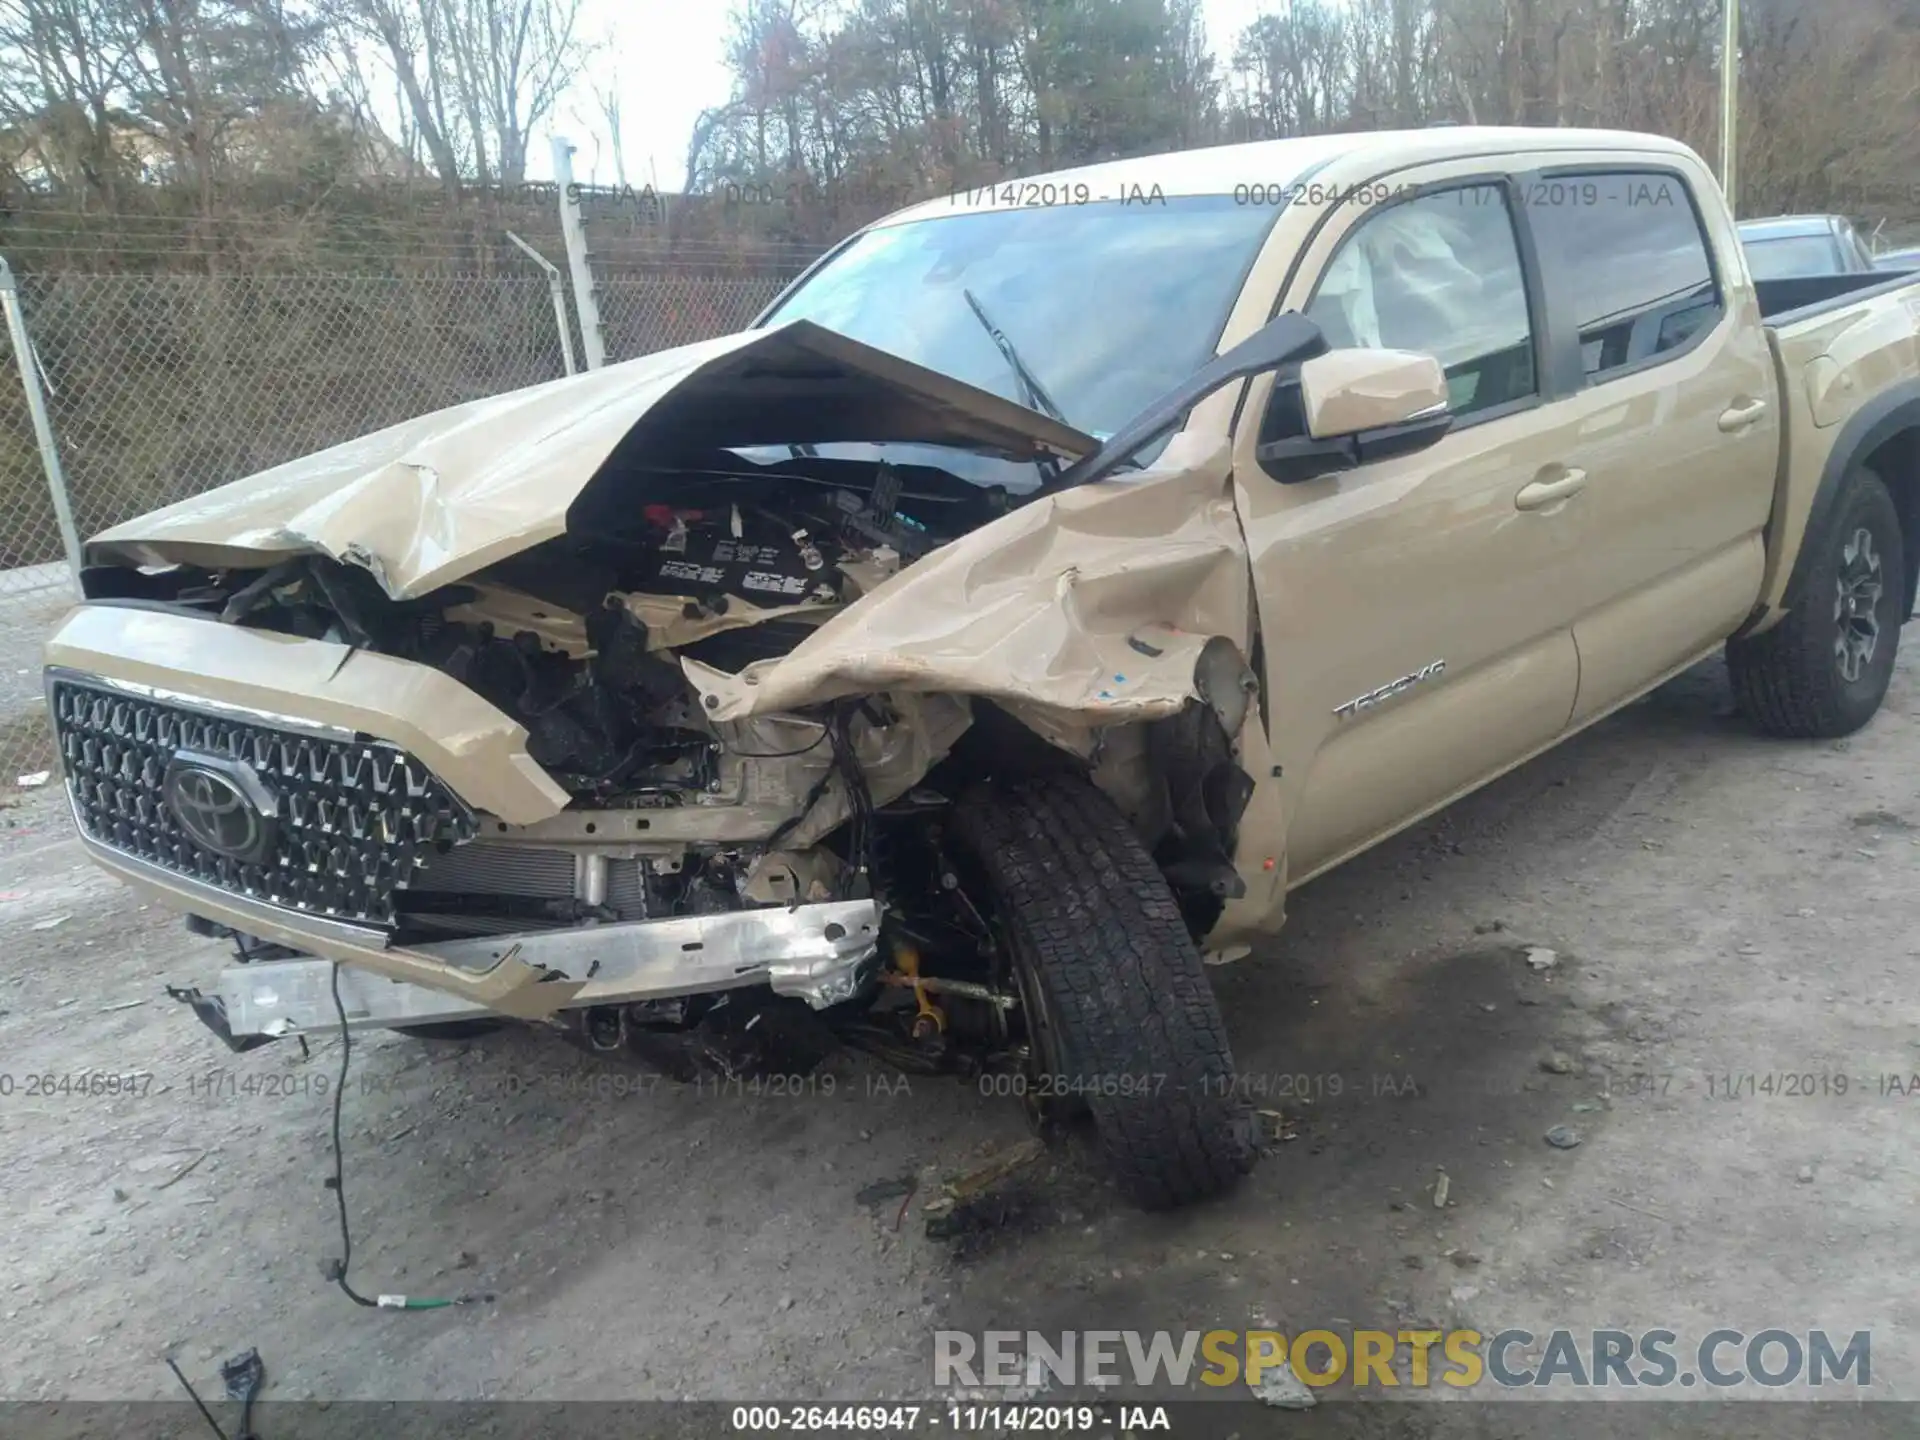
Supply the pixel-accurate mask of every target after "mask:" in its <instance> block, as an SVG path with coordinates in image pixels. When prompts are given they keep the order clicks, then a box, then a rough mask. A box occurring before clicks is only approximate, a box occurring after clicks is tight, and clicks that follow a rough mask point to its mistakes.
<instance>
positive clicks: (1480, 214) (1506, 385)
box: [1306, 185, 1535, 417]
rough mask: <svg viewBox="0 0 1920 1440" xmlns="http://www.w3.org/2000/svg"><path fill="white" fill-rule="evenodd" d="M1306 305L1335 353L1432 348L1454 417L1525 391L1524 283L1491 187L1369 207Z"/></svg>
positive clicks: (1503, 211) (1500, 193)
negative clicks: (1372, 211) (1372, 210)
mask: <svg viewBox="0 0 1920 1440" xmlns="http://www.w3.org/2000/svg"><path fill="white" fill-rule="evenodd" d="M1306 313H1307V317H1308V318H1309V319H1311V320H1313V321H1314V322H1315V323H1316V324H1318V325H1319V326H1320V329H1321V332H1322V333H1323V334H1324V335H1325V336H1326V337H1327V343H1328V344H1329V345H1330V346H1332V347H1333V348H1335V349H1346V348H1360V349H1390V350H1418V351H1422V352H1424V353H1425V354H1428V355H1432V356H1433V357H1434V358H1436V359H1437V360H1439V362H1440V364H1441V365H1442V366H1443V367H1444V368H1445V370H1446V372H1447V392H1448V400H1449V404H1450V407H1451V409H1452V410H1453V413H1454V415H1455V416H1457V417H1464V416H1470V415H1472V414H1474V413H1476V412H1477V411H1482V410H1489V409H1492V408H1493V407H1495V406H1498V405H1506V404H1509V403H1511V402H1513V401H1516V400H1522V399H1525V398H1527V397H1528V396H1531V395H1533V394H1534V393H1535V377H1534V366H1533V327H1532V325H1531V324H1530V322H1529V318H1528V311H1527V291H1526V284H1525V281H1524V278H1523V272H1522V270H1521V265H1520V250H1519V245H1518V243H1517V242H1516V240H1515V238H1514V230H1513V217H1512V215H1511V213H1510V212H1509V210H1508V207H1507V198H1506V192H1505V190H1504V188H1503V187H1501V186H1497V185H1468V186H1463V187H1461V188H1459V189H1456V190H1444V191H1440V192H1437V193H1435V194H1432V195H1424V196H1421V197H1420V198H1418V199H1415V200H1408V201H1404V202H1402V203H1399V204H1395V205H1391V206H1388V207H1387V208H1385V209H1383V210H1380V211H1379V212H1377V213H1375V214H1373V215H1369V216H1368V217H1367V218H1366V219H1365V220H1363V221H1361V223H1360V224H1359V226H1358V227H1357V228H1356V229H1355V230H1354V231H1353V233H1352V234H1350V235H1348V236H1347V238H1346V239H1345V240H1344V241H1343V242H1341V245H1340V248H1339V249H1338V250H1337V251H1335V252H1334V256H1333V259H1332V260H1331V261H1330V262H1329V263H1328V265H1327V269H1326V273H1325V274H1324V275H1323V276H1322V277H1321V280H1320V284H1319V286H1318V287H1317V288H1316V289H1315V291H1314V296H1313V299H1312V301H1311V302H1310V303H1309V304H1308V306H1307V311H1306Z"/></svg>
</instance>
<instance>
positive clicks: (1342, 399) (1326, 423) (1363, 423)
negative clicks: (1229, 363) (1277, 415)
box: [1256, 350, 1453, 485]
mask: <svg viewBox="0 0 1920 1440" xmlns="http://www.w3.org/2000/svg"><path fill="white" fill-rule="evenodd" d="M1271 403H1272V406H1273V407H1274V408H1276V409H1279V410H1280V412H1281V413H1282V414H1287V412H1288V411H1291V412H1292V413H1291V414H1289V415H1287V418H1288V420H1289V421H1290V422H1291V423H1288V424H1287V425H1286V426H1285V428H1286V429H1288V430H1290V431H1292V432H1293V433H1292V434H1291V435H1290V436H1289V437H1288V438H1286V439H1281V440H1274V441H1269V442H1267V443H1266V444H1263V445H1261V446H1260V447H1259V449H1258V451H1257V452H1256V453H1257V455H1258V457H1259V460H1260V463H1261V465H1262V467H1263V468H1264V469H1265V470H1266V472H1267V473H1268V474H1269V475H1270V476H1272V477H1273V478H1274V479H1275V480H1277V481H1279V482H1280V483H1281V484H1283V485H1297V484H1300V483H1302V482H1304V481H1308V480H1317V479H1319V478H1321V477H1322V476H1324V475H1330V474H1334V473H1337V472H1339V471H1342V470H1352V469H1355V468H1357V467H1358V466H1361V465H1365V464H1367V463H1369V462H1370V461H1374V460H1384V459H1387V458H1389V457H1390V456H1394V455H1406V454H1411V453H1413V452H1415V451H1418V450H1424V449H1425V448H1426V447H1427V446H1429V445H1431V444H1433V443H1434V442H1435V441H1436V440H1438V439H1439V438H1440V437H1441V436H1442V435H1445V434H1446V433H1447V430H1448V429H1449V428H1450V427H1451V426H1452V424H1453V416H1452V415H1451V414H1450V413H1449V412H1448V410H1447V375H1446V371H1445V370H1444V369H1443V368H1442V367H1441V365H1440V362H1439V361H1438V360H1436V359H1434V357H1433V356H1431V355H1423V354H1421V353H1419V352H1417V351H1413V350H1330V351H1328V352H1327V353H1325V354H1323V355H1316V356H1314V357H1313V358H1312V359H1309V360H1303V361H1302V362H1301V363H1300V365H1299V367H1298V369H1297V372H1296V374H1295V376H1294V377H1292V378H1289V379H1284V380H1282V381H1281V382H1280V383H1279V385H1278V386H1277V387H1276V389H1275V391H1274V397H1273V401H1272V402H1271Z"/></svg>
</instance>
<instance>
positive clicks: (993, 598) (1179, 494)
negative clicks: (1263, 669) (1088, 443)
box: [681, 436, 1254, 750]
mask: <svg viewBox="0 0 1920 1440" xmlns="http://www.w3.org/2000/svg"><path fill="white" fill-rule="evenodd" d="M1231 475H1232V456H1231V453H1230V451H1229V450H1228V448H1227V447H1226V445H1225V444H1224V443H1220V442H1206V441H1198V440H1190V439H1189V437H1187V436H1176V437H1175V439H1174V440H1173V442H1172V443H1171V444H1169V445H1168V446H1167V448H1166V450H1165V451H1164V452H1163V453H1162V454H1161V455H1160V457H1159V458H1158V459H1157V460H1156V461H1155V462H1154V464H1153V465H1152V466H1150V467H1149V468H1147V469H1146V470H1143V471H1138V472H1135V473H1132V474H1129V475H1127V476H1126V477H1125V478H1123V479H1116V480H1108V481H1102V482H1099V483H1097V484H1092V485H1084V486H1080V487H1078V488H1075V489H1070V490H1064V491H1061V492H1060V493H1058V494H1056V495H1052V496H1048V497H1045V498H1043V499H1040V500H1036V501H1033V502H1031V503H1029V504H1026V505H1022V506H1021V507H1020V508H1019V509H1017V510H1014V511H1011V512H1010V513H1008V514H1006V515H1003V516H1001V517H1000V518H999V519H998V520H995V521H994V522H993V523H992V524H990V525H985V526H982V527H981V528H980V529H978V530H975V531H973V532H972V533H971V534H967V535H962V536H961V537H960V538H959V539H957V540H954V541H951V542H949V543H948V544H946V545H943V546H942V547H941V548H940V549H938V550H936V551H935V552H934V553H933V554H931V555H929V556H927V557H926V559H924V560H921V561H919V562H918V563H916V564H914V565H911V566H908V567H907V568H906V569H904V570H902V571H901V572H900V573H899V574H897V575H895V576H893V577H892V578H891V579H889V580H888V581H887V582H886V583H885V584H883V585H881V586H880V587H879V588H878V589H876V590H875V591H874V592H873V593H872V594H870V595H867V596H865V597H864V598H862V599H861V600H859V601H858V602H857V603H855V604H853V605H851V606H849V607H847V608H846V609H845V610H843V611H841V612H840V613H839V614H837V615H835V616H833V617H832V618H831V619H829V620H827V621H826V623H824V624H822V625H821V626H820V627H819V628H818V629H817V630H815V631H814V632H813V633H812V634H811V635H809V636H808V637H807V638H806V639H804V640H802V641H801V642H800V643H799V644H798V645H796V646H795V647H794V648H793V650H792V651H790V652H789V653H788V654H786V655H784V656H781V657H780V658H778V659H772V660H763V661H760V662H757V663H755V664H752V665H749V666H748V667H747V668H746V669H744V670H742V671H741V672H740V673H739V674H737V675H729V674H726V673H725V672H723V671H720V670H716V669H714V668H712V667H711V666H707V665H702V664H700V663H699V662H698V661H695V660H692V659H685V658H683V659H682V661H681V665H682V668H683V669H684V670H685V671H686V674H687V678H688V679H689V680H690V681H692V683H693V686H694V688H695V689H696V690H698V691H699V692H700V693H701V696H702V703H703V706H704V708H705V711H706V714H707V715H708V716H709V717H710V718H712V719H714V720H722V721H724V720H742V719H746V718H748V717H751V716H755V715H777V714H780V713H782V712H784V711H788V710H794V709H798V708H801V707H803V706H807V705H817V704H820V703H822V702H823V701H827V700H832V699H835V698H838V697H840V696H846V695H861V694H871V693H876V692H879V691H893V692H896V693H900V692H907V693H915V692H918V693H929V692H944V693H950V694H956V695H974V696H980V697H982V698H985V699H990V700H993V701H995V702H996V703H997V704H999V705H1000V706H1002V707H1003V708H1004V709H1006V710H1008V711H1010V712H1012V713H1013V714H1015V715H1017V716H1019V717H1020V718H1021V719H1022V720H1023V721H1025V722H1026V723H1027V724H1029V725H1031V726H1032V727H1033V728H1034V729H1035V730H1037V731H1039V732H1040V733H1041V734H1043V735H1046V736H1047V737H1048V738H1050V739H1052V740H1054V741H1055V743H1057V744H1061V745H1064V746H1066V747H1067V748H1069V749H1078V750H1084V749H1085V747H1086V743H1087V741H1088V740H1089V738H1090V734H1091V731H1092V730H1093V729H1095V728H1098V727H1100V726H1103V725H1111V724H1119V723H1126V722H1131V721H1141V720H1152V719H1156V718H1159V717H1161V716H1166V715H1172V714H1174V713H1176V712H1177V711H1179V710H1180V709H1181V708H1182V707H1183V706H1184V705H1186V704H1187V702H1188V701H1189V700H1190V699H1192V698H1193V696H1194V695H1195V693H1196V681H1195V671H1196V667H1197V666H1198V664H1199V661H1200V656H1201V653H1202V652H1203V651H1204V650H1205V649H1206V648H1207V645H1208V642H1209V641H1210V640H1212V639H1213V638H1214V637H1216V636H1218V637H1224V638H1225V639H1227V640H1230V641H1231V642H1232V643H1233V644H1234V646H1235V647H1236V648H1237V649H1238V650H1239V652H1240V653H1241V654H1242V655H1244V654H1246V653H1248V652H1249V651H1250V649H1251V645H1252V637H1253V628H1254V618H1253V609H1252V591H1251V588H1250V580H1249V572H1248V564H1247V548H1246V540H1245V537H1244V536H1243V535H1242V533H1241V530H1240V519H1239V514H1238V512H1237V511H1236V509H1235V506H1234V500H1233V494H1232V487H1231Z"/></svg>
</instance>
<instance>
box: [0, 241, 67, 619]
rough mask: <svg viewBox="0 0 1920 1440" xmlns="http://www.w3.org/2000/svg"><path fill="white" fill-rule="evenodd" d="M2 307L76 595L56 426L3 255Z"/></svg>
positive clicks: (64, 478) (10, 269)
mask: <svg viewBox="0 0 1920 1440" xmlns="http://www.w3.org/2000/svg"><path fill="white" fill-rule="evenodd" d="M0 305H3V306H5V307H6V312H7V334H8V335H9V336H10V337H11V338H12V340H13V358H14V360H15V362H16V363H17V364H18V365H19V366H20V384H21V386H22V387H23V388H24V389H25V390H26V392H27V413H28V414H29V415H30V416H32V417H33V438H34V440H35V442H36V443H37V444H38V445H39V446H40V467H41V469H43V470H45V471H46V474H47V489H48V491H49V492H50V493H51V494H52V496H53V514H54V518H55V520H57V521H58V522H59V525H60V547H61V548H62V549H63V550H65V551H66V552H67V569H68V571H69V572H70V578H71V579H72V582H73V588H74V590H75V592H76V593H78V592H79V591H80V532H79V531H77V530H76V529H74V525H73V505H72V504H71V502H69V500H68V499H67V476H66V472H65V471H64V470H62V469H61V468H60V451H59V448H58V447H57V446H56V445H55V444H54V443H53V423H52V422H51V421H50V420H48V419H47V402H46V397H45V396H44V395H42V394H41V392H40V367H39V364H38V363H37V361H36V359H35V357H34V353H33V337H32V336H30V335H28V334H27V317H26V316H25V315H24V314H23V313H22V312H21V309H20V287H19V286H18V285H16V284H15V283H14V280H13V267H12V266H11V265H9V264H7V262H6V259H5V257H3V256H0Z"/></svg>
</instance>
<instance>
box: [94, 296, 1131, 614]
mask: <svg viewBox="0 0 1920 1440" xmlns="http://www.w3.org/2000/svg"><path fill="white" fill-rule="evenodd" d="M643 423H646V424H648V425H649V426H650V427H652V430H651V431H650V432H649V433H648V434H647V435H646V439H645V444H647V445H651V444H653V443H655V442H661V443H669V442H670V443H671V444H672V445H678V446H680V447H684V448H689V449H692V450H694V451H697V450H698V449H700V448H701V447H702V446H726V445H752V444H758V443H769V442H780V443H812V444H824V443H831V442H833V441H836V440H861V439H865V440H873V441H885V440H894V441H906V440H921V441H926V442H928V443H936V444H957V445H983V446H987V447H990V448H1002V449H1007V450H1009V451H1010V453H1022V454H1024V453H1028V452H1029V451H1031V450H1034V449H1038V450H1041V451H1045V452H1050V453H1056V454H1063V455H1080V454H1084V453H1085V452H1086V451H1088V450H1091V449H1092V448H1094V446H1095V444H1096V442H1095V441H1094V439H1093V437H1092V436H1090V435H1086V434H1084V433H1082V432H1080V431H1077V430H1074V429H1073V428H1072V427H1071V426H1067V425H1062V424H1061V423H1059V422H1058V421H1056V420H1053V419H1050V418H1049V417H1047V416H1045V415H1041V414H1039V413H1037V412H1035V411H1033V410H1029V409H1027V408H1026V407H1024V406H1021V405H1016V404H1015V403H1014V402H1012V401H1011V400H1007V399H1005V398H1003V397H1001V396H998V395H995V394H992V393H991V392H989V391H986V390H981V389H979V388H977V387H975V386H972V385H968V384H966V383H965V382H963V381H959V380H955V379H953V378H952V377H951V376H948V375H942V374H939V373H937V372H935V371H931V370H927V369H925V368H924V367H922V366H919V365H915V364H913V363H911V362H910V361H906V360H903V359H901V358H899V357H898V356H895V355H889V354H887V353H886V352H885V351H882V350H878V349H875V348H874V347H873V346H870V345H864V344H862V343H861V342H859V341H857V340H851V339H848V338H847V337H846V336H844V335H838V334H836V333H834V332H833V331H830V330H826V329H824V328H822V327H821V326H818V325H816V324H814V323H813V322H811V321H807V320H796V321H792V322H789V323H787V324H784V325H773V326H769V327H768V328H766V329H763V330H745V331H741V332H740V333H738V334H735V335H723V336H719V337H717V338H715V339H712V340H703V341H700V342H699V343H697V344H693V345H683V346H681V347H679V348H678V349H674V350H663V351H660V352H659V353H657V354H653V355H645V356H642V357H640V358H639V359H636V360H629V361H625V362H623V363H621V364H619V365H609V366H607V367H606V368H605V369H602V370H593V371H589V372H587V373H585V374H582V375H570V376H568V377H566V378H565V379H562V380H552V381H549V382H547V383H546V384H544V385H535V386H531V387H529V388H528V389H525V390H516V391H513V392H511V393H510V394H506V395H494V396H489V397H487V398H485V399H481V400H472V401H468V402H467V403H466V404H464V405H455V406H452V407H450V408H448V409H445V410H440V411H436V412H434V413H433V414H431V415H422V416H420V417H418V418H417V419H413V420H408V421H404V422H403V423H401V424H399V425H392V426H389V427H388V428H386V429H385V430H378V431H375V432H374V433H373V434H371V435H366V436H362V437H361V438H360V439H358V440H352V441H349V442H347V443H346V444H344V445H335V446H333V447H332V448H331V449H327V450H322V451H320V452H319V453H318V454H315V455H308V456H305V457H303V458H301V459H298V460H293V461H289V462H288V463H287V464H284V465H277V466H275V467H273V468H272V469H270V470H263V471H261V472H260V473H259V474H257V475H251V476H248V477H246V478H245V479H242V480H236V481H234V482H233V483H232V484H230V485H223V486H221V487H220V488H219V489H217V490H213V491H210V492H208V493H207V494H205V495H199V496H195V497H194V498H192V499H190V500H182V501H180V502H179V503H178V504H175V505H170V506H168V507H167V508H165V509H164V510H157V511H155V512H154V513H152V514H150V515H142V516H141V517H139V518H138V519H136V520H130V521H128V522H127V523H125V524H124V525H116V526H115V527H113V528H112V529H111V530H107V531H105V532H103V533H102V534H100V535H98V536H96V537H95V538H94V539H93V540H92V541H90V542H89V544H88V550H89V552H90V553H91V554H92V555H93V557H94V558H95V560H96V561H111V560H119V561H123V562H130V563H132V564H136V565H165V564H175V563H185V564H193V565H204V566H210V567H219V566H236V567H248V566H252V567H258V566H262V565H266V564H271V563H272V562H274V561H275V560H279V559H283V558H285V557H287V556H290V555H296V554H303V553H318V554H322V555H328V556H331V557H332V558H333V559H335V560H338V561H341V562H342V563H345V564H350V565H357V566H360V567H361V568H363V569H365V570H367V571H368V572H369V573H371V574H372V575H373V576H374V578H375V579H377V580H378V581H379V582H380V584H381V586H382V587H383V588H384V589H385V590H386V592H387V593H388V594H389V595H391V596H393V597H394V598H395V599H407V598H411V597H414V596H419V595H424V594H426V593H427V592H428V591H431V590H434V589H436V588H438V587H439V586H441V585H445V584H448V583H450V582H452V581H455V580H459V579H462V578H464V577H465V576H468V575H472V574H474V573H476V572H478V571H480V570H482V569H484V568H485V567H486V566H488V565H490V564H492V563H493V562H494V561H496V560H500V559H503V558H505V557H506V556H509V555H514V554H517V553H519V552H520V551H522V550H528V549H531V548H532V547H533V546H535V545H538V544H539V543H541V542H542V541H544V540H551V539H553V538H555V537H556V536H559V535H561V534H563V533H565V530H566V524H567V513H568V509H569V507H570V506H572V505H573V503H574V501H575V500H577V499H578V498H579V497H580V494H581V492H582V491H583V490H585V489H586V488H587V486H588V485H589V483H590V482H592V481H593V479H594V478H595V476H596V475H597V474H598V473H599V472H600V470H601V467H602V466H603V465H605V464H606V463H607V461H608V459H609V458H610V457H612V456H613V454H614V451H615V449H616V447H618V446H619V445H620V443H621V442H622V441H623V440H625V439H627V437H628V436H629V435H630V434H638V433H640V427H641V426H642V424H643ZM652 432H658V433H652ZM762 432H764V433H762Z"/></svg>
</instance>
